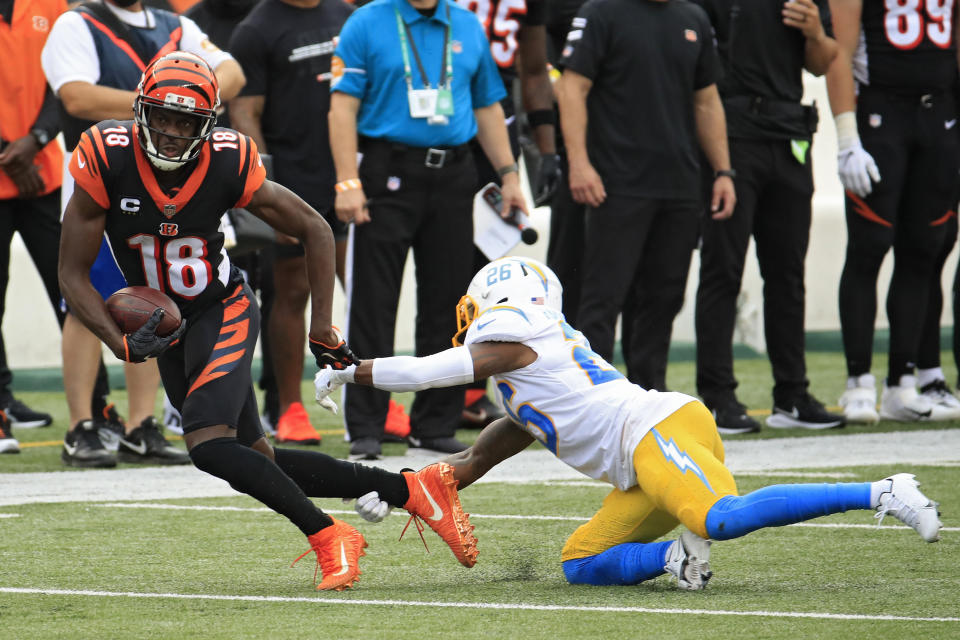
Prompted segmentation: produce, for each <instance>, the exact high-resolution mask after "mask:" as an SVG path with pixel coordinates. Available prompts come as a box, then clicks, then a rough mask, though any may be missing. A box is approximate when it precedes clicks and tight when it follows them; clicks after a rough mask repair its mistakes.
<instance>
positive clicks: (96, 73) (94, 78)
mask: <svg viewBox="0 0 960 640" xmlns="http://www.w3.org/2000/svg"><path fill="white" fill-rule="evenodd" d="M40 64H41V65H42V66H43V73H44V75H46V76H47V82H48V83H50V88H51V89H53V90H54V92H57V91H60V87H62V86H63V85H65V84H67V83H68V82H76V81H81V82H89V83H90V84H97V83H98V82H99V81H100V60H99V58H98V57H97V50H96V47H95V46H94V44H93V36H92V35H91V34H90V30H89V29H88V28H87V25H86V24H84V20H83V18H81V17H80V14H79V13H77V12H76V11H67V12H66V13H64V14H63V15H61V16H60V17H59V18H57V21H56V22H54V23H53V27H52V28H51V29H50V35H49V36H47V42H46V44H44V45H43V52H42V53H41V54H40Z"/></svg>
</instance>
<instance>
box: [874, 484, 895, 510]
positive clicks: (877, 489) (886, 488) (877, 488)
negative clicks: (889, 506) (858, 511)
mask: <svg viewBox="0 0 960 640" xmlns="http://www.w3.org/2000/svg"><path fill="white" fill-rule="evenodd" d="M892 488H893V481H892V480H889V479H885V480H877V481H876V482H871V483H870V506H871V507H873V508H874V509H876V508H877V507H879V506H880V496H881V495H883V494H884V493H890V489H892Z"/></svg>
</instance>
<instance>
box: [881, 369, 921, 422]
mask: <svg viewBox="0 0 960 640" xmlns="http://www.w3.org/2000/svg"><path fill="white" fill-rule="evenodd" d="M880 417H881V418H883V419H884V420H898V421H900V422H926V421H929V420H933V403H932V402H931V401H930V399H929V398H926V397H924V396H921V395H920V394H919V393H917V379H916V378H915V377H914V376H900V384H899V385H898V386H894V387H890V386H887V383H886V382H884V384H883V395H882V396H881V397H880Z"/></svg>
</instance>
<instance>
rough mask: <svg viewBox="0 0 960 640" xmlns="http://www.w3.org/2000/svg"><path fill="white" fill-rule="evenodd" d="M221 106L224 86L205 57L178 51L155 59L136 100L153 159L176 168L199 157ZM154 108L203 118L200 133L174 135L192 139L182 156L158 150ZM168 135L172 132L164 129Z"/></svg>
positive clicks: (143, 143) (141, 128)
mask: <svg viewBox="0 0 960 640" xmlns="http://www.w3.org/2000/svg"><path fill="white" fill-rule="evenodd" d="M219 106H220V86H219V85H218V84H217V77H216V75H214V73H213V69H211V68H210V65H209V64H207V62H206V61H205V60H204V59H203V58H201V57H199V56H196V55H194V54H192V53H187V52H186V51H175V52H173V53H168V54H167V55H165V56H162V57H160V58H157V59H156V60H154V61H153V62H151V63H150V65H149V66H148V67H147V68H146V70H145V71H144V72H143V76H142V77H141V78H140V85H139V86H138V87H137V97H136V99H135V101H134V103H133V112H134V119H135V120H136V123H137V126H138V129H139V131H138V138H139V140H140V146H141V148H142V149H143V151H144V153H146V154H147V157H148V158H149V159H150V162H152V163H153V164H154V166H156V167H157V168H158V169H162V170H164V171H172V170H173V169H176V168H178V167H181V166H183V164H185V163H187V162H190V161H191V160H193V159H194V158H196V157H197V156H198V155H199V154H200V150H201V149H202V148H203V143H204V142H205V141H206V140H207V139H208V138H209V137H210V134H211V133H213V127H214V125H215V124H216V121H217V107H219ZM152 109H166V110H168V111H173V112H177V113H188V114H190V115H192V116H195V117H197V118H198V119H199V126H198V127H197V131H196V135H194V136H172V137H179V138H183V139H186V140H190V141H192V142H191V144H188V145H187V147H186V148H185V149H184V151H183V153H182V154H180V156H179V157H177V158H169V157H167V156H164V155H162V154H161V153H160V152H159V151H157V148H156V146H155V145H154V142H153V140H152V139H151V136H150V132H155V130H154V129H151V127H150V112H151V110H152ZM164 135H169V134H168V133H166V132H164Z"/></svg>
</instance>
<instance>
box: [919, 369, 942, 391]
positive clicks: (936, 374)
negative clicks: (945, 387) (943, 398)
mask: <svg viewBox="0 0 960 640" xmlns="http://www.w3.org/2000/svg"><path fill="white" fill-rule="evenodd" d="M937 380H943V381H944V382H946V380H947V376H945V375H943V369H941V368H940V367H933V368H932V369H917V386H918V387H921V388H922V387H925V386H927V385H928V384H930V383H931V382H936V381H937Z"/></svg>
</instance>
